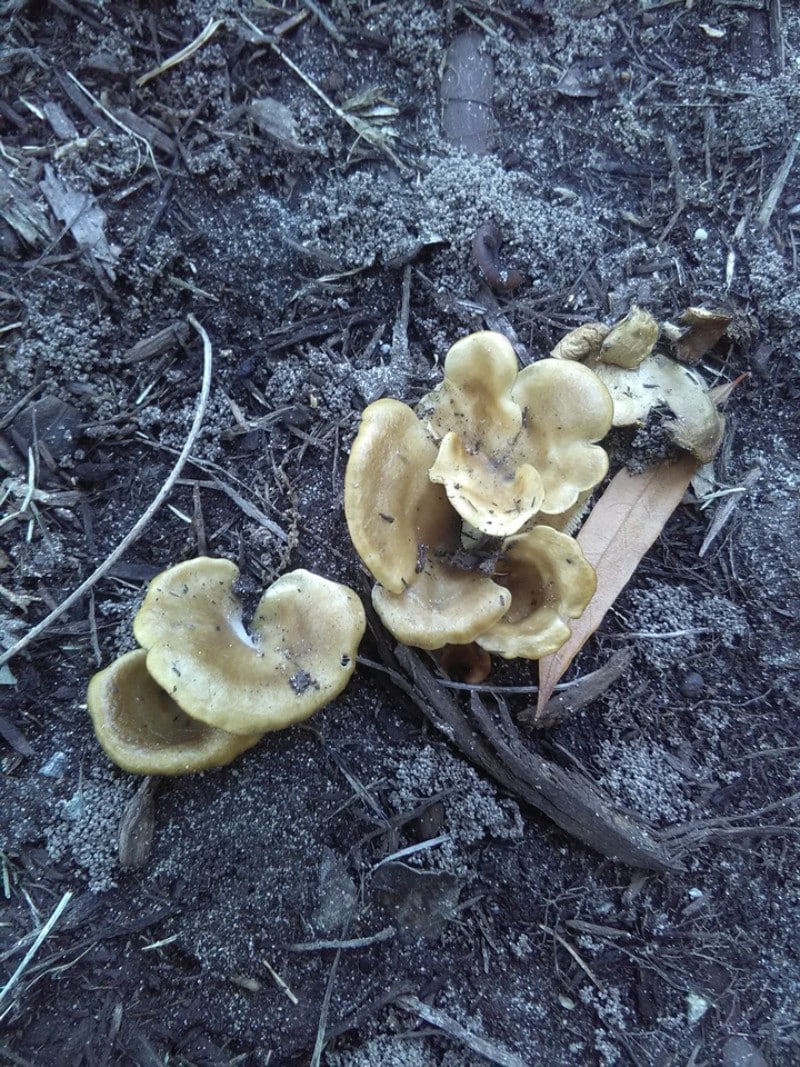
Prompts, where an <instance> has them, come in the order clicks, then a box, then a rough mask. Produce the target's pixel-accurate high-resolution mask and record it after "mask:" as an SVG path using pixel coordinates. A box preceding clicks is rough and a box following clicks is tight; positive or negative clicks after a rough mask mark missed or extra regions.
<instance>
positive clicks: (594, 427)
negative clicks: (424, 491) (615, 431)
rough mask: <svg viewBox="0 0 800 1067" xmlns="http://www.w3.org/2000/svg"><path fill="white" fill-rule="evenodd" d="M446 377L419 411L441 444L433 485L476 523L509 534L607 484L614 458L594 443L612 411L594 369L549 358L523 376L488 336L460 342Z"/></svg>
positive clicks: (497, 339)
mask: <svg viewBox="0 0 800 1067" xmlns="http://www.w3.org/2000/svg"><path fill="white" fill-rule="evenodd" d="M444 371H445V377H444V381H443V382H442V384H441V385H440V386H438V387H437V388H436V389H434V390H433V392H431V393H429V394H428V396H426V397H424V398H423V399H422V400H421V401H420V404H419V406H418V409H417V411H418V414H419V417H420V419H421V420H422V422H423V423H424V424H425V426H426V427H427V429H428V430H429V432H430V433H431V434H432V435H433V436H434V437H436V438H438V439H440V441H441V443H440V446H439V451H438V455H437V458H436V462H435V463H434V465H433V466H432V468H431V471H430V478H431V480H432V481H435V482H439V483H441V484H443V485H444V486H445V489H446V491H447V496H448V499H449V501H450V503H451V504H452V506H453V507H454V508H455V510H456V511H457V512H458V514H459V515H460V516H461V518H462V519H463V520H464V521H465V522H466V523H469V524H470V526H472V527H474V528H475V529H477V530H480V531H482V532H483V533H485V534H489V535H491V536H494V537H505V536H509V535H511V534H514V533H516V532H518V531H519V530H520V529H522V527H523V526H525V524H526V523H528V522H530V521H531V520H532V519H533V518H534V517H535V516H536V514H537V513H538V512H539V511H540V510H541V511H542V512H544V513H545V514H557V513H559V512H561V511H565V510H566V509H567V508H569V507H571V506H572V505H573V504H574V503H575V502H576V500H577V499H578V495H579V494H580V493H581V492H583V491H584V490H587V489H590V488H592V487H593V486H595V485H596V484H597V483H598V482H599V481H600V480H601V479H602V478H603V477H604V475H605V473H606V471H607V469H608V459H607V457H606V454H605V452H604V451H603V449H602V448H600V447H598V446H597V445H596V444H595V442H597V441H599V440H601V439H602V438H603V437H605V435H606V433H607V432H608V430H609V429H610V426H611V414H612V404H611V400H610V397H609V396H608V393H607V391H606V389H605V388H603V386H602V385H601V383H600V382H599V381H598V379H597V378H596V377H595V376H594V374H593V373H592V371H591V370H589V369H588V368H587V367H584V366H583V365H582V364H579V363H572V362H569V361H566V360H561V359H542V360H539V361H538V362H537V363H534V364H531V365H530V366H529V367H526V368H525V369H524V370H522V371H519V373H518V372H517V359H516V356H515V354H514V350H513V348H512V347H511V344H510V343H509V341H508V340H507V339H506V338H505V337H504V336H503V335H502V334H498V333H492V332H488V331H487V332H483V333H475V334H471V335H470V336H469V337H465V338H463V339H462V340H461V341H458V342H457V343H456V344H454V345H453V347H452V348H451V349H450V351H449V352H448V354H447V356H446V358H445V362H444Z"/></svg>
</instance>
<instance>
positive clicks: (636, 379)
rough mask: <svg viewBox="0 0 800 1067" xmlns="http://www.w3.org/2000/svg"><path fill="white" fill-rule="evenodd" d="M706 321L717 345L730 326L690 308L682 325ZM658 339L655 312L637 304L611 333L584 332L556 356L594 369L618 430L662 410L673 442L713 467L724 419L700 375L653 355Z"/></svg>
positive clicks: (590, 328) (596, 326) (594, 327)
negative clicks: (618, 427) (608, 394)
mask: <svg viewBox="0 0 800 1067" xmlns="http://www.w3.org/2000/svg"><path fill="white" fill-rule="evenodd" d="M690 312H691V315H690V314H689V313H690ZM703 316H705V317H706V318H710V319H711V320H712V322H713V326H712V327H711V329H712V333H711V337H712V339H714V340H716V339H717V338H718V337H719V336H720V332H721V327H724V324H725V323H727V321H729V320H728V319H727V318H726V317H724V316H720V315H718V314H717V315H714V314H713V313H711V312H703V309H698V308H690V309H689V312H687V313H685V314H684V316H683V319H687V320H688V321H689V322H692V323H694V322H697V321H698V319H699V320H700V321H701V322H702V321H704V320H703ZM658 335H659V328H658V323H657V322H656V320H655V319H654V318H653V316H652V315H651V314H650V312H649V311H645V310H644V309H643V308H640V307H637V306H636V305H635V304H634V305H633V306H632V307H631V309H630V311H629V312H628V314H627V315H626V316H625V318H623V319H621V320H620V321H619V322H618V323H617V324H616V326H614V327H613V328H612V329H609V327H608V326H605V325H604V324H603V323H601V322H590V323H586V324H585V325H583V326H579V327H578V328H577V329H575V330H573V331H572V332H571V333H568V334H567V336H566V337H563V338H562V339H561V340H560V341H559V343H558V344H557V345H556V347H555V348H554V349H553V351H552V352H551V356H553V357H555V358H556V359H562V360H570V361H572V360H579V361H581V363H582V364H583V365H585V366H587V367H591V369H592V370H593V371H594V373H595V374H596V375H597V376H598V378H600V380H601V381H602V382H603V384H604V385H605V386H606V387H607V389H608V391H609V392H610V394H611V398H612V400H613V401H614V422H613V424H614V426H641V425H643V424H644V423H645V422H646V421H647V419H648V416H650V414H651V413H652V412H655V411H656V409H658V408H661V409H663V410H664V411H665V412H667V418H666V420H665V421H664V423H663V429H664V431H665V432H666V434H667V435H668V436H669V438H670V439H671V440H672V442H673V443H674V444H675V445H677V446H678V447H679V448H681V449H683V450H684V451H686V452H690V453H691V454H692V455H693V456H694V457H695V459H697V460H699V462H700V463H708V462H709V461H710V460H711V459H713V458H714V456H715V455H716V454H717V452H718V450H719V447H720V445H721V444H722V437H723V434H724V432H725V419H724V417H723V416H722V415H721V414H720V413H719V411H718V410H717V408H716V406H715V404H714V402H713V400H712V399H711V397H710V396H709V395H708V390H707V387H706V383H705V382H704V381H703V379H702V378H701V377H700V375H699V374H698V373H697V372H696V371H694V370H692V368H691V367H687V366H686V365H685V364H683V363H676V362H675V360H673V359H670V358H669V357H668V356H665V355H662V354H661V353H660V352H655V351H653V349H654V348H655V344H656V341H657V340H658Z"/></svg>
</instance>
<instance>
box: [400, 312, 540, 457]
mask: <svg viewBox="0 0 800 1067" xmlns="http://www.w3.org/2000/svg"><path fill="white" fill-rule="evenodd" d="M518 369H519V368H518V364H517V357H516V354H515V352H514V349H513V348H512V347H511V343H510V341H509V340H508V338H506V337H504V336H503V334H501V333H495V332H494V331H492V330H483V331H481V332H479V333H471V334H470V335H469V336H468V337H462V338H461V340H460V341H456V343H455V344H454V345H453V346H452V348H451V349H450V351H449V352H448V353H447V355H446V356H445V359H444V380H443V381H442V383H441V385H438V386H437V387H436V388H435V389H434V390H433V392H431V393H428V395H427V396H426V397H423V398H422V400H421V401H420V402H419V405H418V406H417V413H418V415H419V417H420V418H421V419H422V421H423V423H424V424H425V426H426V427H427V428H428V429H429V430H430V432H431V433H432V434H433V436H434V437H437V438H442V437H444V436H445V434H447V433H450V432H451V431H452V432H454V433H457V434H458V436H459V437H460V438H461V440H462V441H463V442H464V444H465V446H466V447H467V448H468V449H470V450H473V449H476V448H481V449H482V450H483V451H485V452H487V453H489V454H491V455H494V454H496V453H501V454H502V452H503V451H504V450H506V449H507V448H508V446H509V442H511V441H513V440H514V439H515V438H516V436H517V434H518V433H519V431H520V428H521V426H522V412H521V411H520V410H519V407H518V406H517V405H516V404H515V403H514V401H513V400H512V399H511V387H512V386H513V384H514V382H515V381H516V377H517V371H518Z"/></svg>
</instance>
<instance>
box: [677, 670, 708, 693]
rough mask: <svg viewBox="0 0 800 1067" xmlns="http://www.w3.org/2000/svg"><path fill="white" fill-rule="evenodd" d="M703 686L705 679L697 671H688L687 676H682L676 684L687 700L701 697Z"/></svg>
mask: <svg viewBox="0 0 800 1067" xmlns="http://www.w3.org/2000/svg"><path fill="white" fill-rule="evenodd" d="M705 686H706V683H705V679H704V678H703V676H702V674H698V672H697V671H690V672H689V673H688V674H687V675H684V677H683V678H681V680H680V683H679V684H678V688H679V689H680V691H681V693H683V695H684V696H685V697H688V699H689V700H697V699H698V697H701V696H702V695H703V690H704V689H705Z"/></svg>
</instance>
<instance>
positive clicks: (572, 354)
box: [550, 322, 610, 363]
mask: <svg viewBox="0 0 800 1067" xmlns="http://www.w3.org/2000/svg"><path fill="white" fill-rule="evenodd" d="M609 332H610V327H609V326H606V324H605V323H604V322H585V323H584V324H583V325H582V326H577V327H576V328H575V329H574V330H570V331H569V333H565V334H564V336H563V337H562V338H561V340H560V341H559V342H558V344H557V345H556V346H555V348H554V349H553V350H552V351H551V353H550V355H551V356H552V358H553V359H577V360H579V361H580V362H581V363H582V362H583V361H584V360H589V359H598V358H599V356H600V349H601V347H602V344H603V341H604V340H605V339H606V337H608V334H609Z"/></svg>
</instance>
